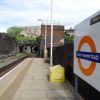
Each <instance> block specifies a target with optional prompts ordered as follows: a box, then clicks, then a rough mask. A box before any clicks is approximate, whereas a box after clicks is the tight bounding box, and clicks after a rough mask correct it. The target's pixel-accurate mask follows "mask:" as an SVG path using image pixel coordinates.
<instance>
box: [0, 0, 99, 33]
mask: <svg viewBox="0 0 100 100" xmlns="http://www.w3.org/2000/svg"><path fill="white" fill-rule="evenodd" d="M50 3H51V0H0V32H6V30H7V28H9V27H12V26H36V25H40V24H41V22H40V21H38V20H37V19H44V20H45V19H48V23H50V12H51V11H50V10H51V8H50V7H51V4H50ZM98 10H100V0H53V21H54V23H56V24H60V25H64V26H65V27H66V28H70V27H73V28H74V26H75V25H76V24H78V23H79V22H81V21H82V20H84V19H85V18H87V17H89V16H90V15H92V14H94V13H95V12H97V11H98Z"/></svg>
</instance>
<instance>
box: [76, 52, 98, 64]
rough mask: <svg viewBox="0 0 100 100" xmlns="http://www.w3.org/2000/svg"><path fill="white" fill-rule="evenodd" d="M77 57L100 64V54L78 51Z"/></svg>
mask: <svg viewBox="0 0 100 100" xmlns="http://www.w3.org/2000/svg"><path fill="white" fill-rule="evenodd" d="M76 57H77V58H81V59H85V60H88V61H92V62H97V63H100V53H93V52H81V51H77V52H76Z"/></svg>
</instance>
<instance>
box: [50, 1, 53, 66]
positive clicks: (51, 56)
mask: <svg viewBox="0 0 100 100" xmlns="http://www.w3.org/2000/svg"><path fill="white" fill-rule="evenodd" d="M52 11H53V2H52V0H51V48H50V66H51V67H52V66H53V21H52V20H53V12H52Z"/></svg>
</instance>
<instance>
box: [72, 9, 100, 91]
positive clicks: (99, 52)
mask: <svg viewBox="0 0 100 100" xmlns="http://www.w3.org/2000/svg"><path fill="white" fill-rule="evenodd" d="M98 18H99V19H98ZM75 34H76V36H75V39H74V73H75V74H76V75H77V76H79V77H80V78H82V79H83V80H84V81H86V82H87V83H89V84H90V85H91V86H93V87H94V88H95V89H97V90H98V91H99V92H100V11H99V12H97V13H96V14H94V15H93V16H91V17H89V18H87V19H86V20H84V21H83V22H81V23H80V24H78V25H77V26H76V27H75Z"/></svg>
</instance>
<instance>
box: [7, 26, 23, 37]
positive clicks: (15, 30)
mask: <svg viewBox="0 0 100 100" xmlns="http://www.w3.org/2000/svg"><path fill="white" fill-rule="evenodd" d="M22 30H23V29H22V28H20V27H11V28H9V29H8V30H7V35H8V36H9V37H12V38H15V37H17V36H20V32H21V31H22Z"/></svg>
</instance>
